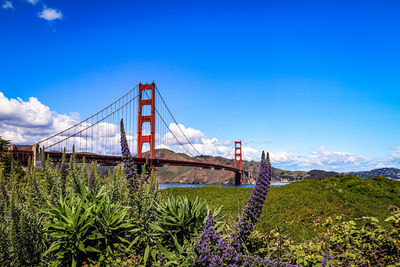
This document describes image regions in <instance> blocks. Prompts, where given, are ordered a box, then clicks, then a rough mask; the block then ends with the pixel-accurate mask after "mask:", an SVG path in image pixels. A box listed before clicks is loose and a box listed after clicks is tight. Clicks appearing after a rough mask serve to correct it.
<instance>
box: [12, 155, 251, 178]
mask: <svg viewBox="0 0 400 267" xmlns="http://www.w3.org/2000/svg"><path fill="white" fill-rule="evenodd" d="M10 152H11V153H12V154H13V156H14V158H16V159H18V160H20V161H23V162H28V158H29V157H32V156H33V152H32V151H21V150H12V151H10ZM46 154H48V155H49V156H50V158H51V159H52V161H53V162H61V160H62V153H60V152H46ZM70 155H71V154H70V153H66V156H67V159H68V158H69V156H70ZM83 157H85V159H86V160H87V162H92V161H97V162H98V163H105V164H116V163H122V161H123V158H122V156H110V155H98V154H90V153H76V159H77V160H78V162H79V161H81V160H82V158H83ZM134 161H135V163H136V164H140V165H143V164H146V165H150V164H152V165H154V166H156V167H162V166H166V165H171V166H188V167H199V168H204V169H214V170H226V171H232V172H235V173H241V172H242V173H243V174H245V175H246V176H248V175H249V172H248V171H244V170H240V169H238V168H235V167H233V166H229V165H222V164H216V163H211V162H204V161H203V162H199V161H186V160H185V161H184V160H170V159H150V158H136V157H134Z"/></svg>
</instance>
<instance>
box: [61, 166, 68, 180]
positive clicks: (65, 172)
mask: <svg viewBox="0 0 400 267" xmlns="http://www.w3.org/2000/svg"><path fill="white" fill-rule="evenodd" d="M67 175H68V166H67V164H65V163H63V164H62V165H61V180H62V181H65V180H66V179H67Z"/></svg>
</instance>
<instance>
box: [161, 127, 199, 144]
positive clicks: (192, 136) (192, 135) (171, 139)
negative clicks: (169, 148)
mask: <svg viewBox="0 0 400 267" xmlns="http://www.w3.org/2000/svg"><path fill="white" fill-rule="evenodd" d="M169 129H170V130H171V132H172V133H171V132H168V133H167V134H166V135H165V136H164V138H163V139H162V143H164V144H168V145H178V144H179V142H178V141H177V140H176V139H178V140H179V141H180V142H181V144H188V141H187V140H189V141H190V142H191V143H192V144H199V143H202V138H204V134H203V133H202V132H201V131H199V130H195V129H193V128H190V127H188V128H186V127H185V126H184V125H183V124H175V123H171V124H170V125H169ZM181 130H182V131H181ZM182 132H183V133H184V134H185V135H183V134H182ZM185 136H186V138H187V139H186V138H185ZM175 137H176V138H175Z"/></svg>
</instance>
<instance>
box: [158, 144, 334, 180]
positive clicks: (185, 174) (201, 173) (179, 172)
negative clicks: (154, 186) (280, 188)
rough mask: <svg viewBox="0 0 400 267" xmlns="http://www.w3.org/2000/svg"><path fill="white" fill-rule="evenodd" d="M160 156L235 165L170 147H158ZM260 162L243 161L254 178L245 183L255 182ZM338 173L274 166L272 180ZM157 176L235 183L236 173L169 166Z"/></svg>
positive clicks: (163, 178)
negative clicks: (193, 155)
mask: <svg viewBox="0 0 400 267" xmlns="http://www.w3.org/2000/svg"><path fill="white" fill-rule="evenodd" d="M156 154H157V156H159V157H160V158H169V159H176V160H200V161H210V162H213V163H219V164H223V165H231V166H233V165H234V160H233V159H227V158H224V157H220V156H217V157H211V156H207V157H195V158H192V157H190V156H188V155H185V154H182V153H175V152H173V151H171V150H168V149H158V150H157V152H156ZM259 167H260V163H259V162H256V161H243V169H245V170H247V171H250V172H251V173H252V178H249V177H246V178H245V180H244V182H245V183H254V182H255V178H257V174H258V170H259ZM335 174H338V173H336V172H326V171H322V170H312V171H309V172H306V171H287V170H282V169H278V168H274V167H273V168H272V181H273V182H280V181H287V182H292V181H298V180H306V179H314V178H327V177H331V176H334V175H335ZM157 178H158V179H159V181H160V182H161V183H194V184H233V183H234V179H235V177H234V174H233V173H232V172H230V171H222V170H217V171H215V170H210V169H201V168H192V167H179V166H168V167H162V168H157Z"/></svg>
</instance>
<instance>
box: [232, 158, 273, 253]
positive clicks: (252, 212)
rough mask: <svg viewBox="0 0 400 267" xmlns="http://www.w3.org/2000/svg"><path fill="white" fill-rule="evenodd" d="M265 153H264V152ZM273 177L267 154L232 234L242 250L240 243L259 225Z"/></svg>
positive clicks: (234, 242)
mask: <svg viewBox="0 0 400 267" xmlns="http://www.w3.org/2000/svg"><path fill="white" fill-rule="evenodd" d="M263 153H264V152H263ZM271 177H272V168H271V163H270V160H269V154H268V153H267V159H265V158H264V154H263V156H262V158H261V165H260V169H259V172H258V178H257V181H256V184H255V186H254V189H253V191H252V192H251V194H250V197H249V200H248V201H247V203H246V206H245V207H244V209H243V212H242V215H241V216H240V217H238V219H237V224H236V227H235V231H234V232H233V233H232V235H231V236H232V242H233V245H234V246H235V247H236V248H237V249H238V250H240V249H241V248H240V241H242V240H246V239H247V238H248V236H249V235H250V233H251V232H252V231H253V228H254V225H255V224H256V223H257V221H258V219H259V218H260V215H261V213H262V208H263V205H264V203H265V199H266V197H267V194H268V189H269V187H270V183H271Z"/></svg>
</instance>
